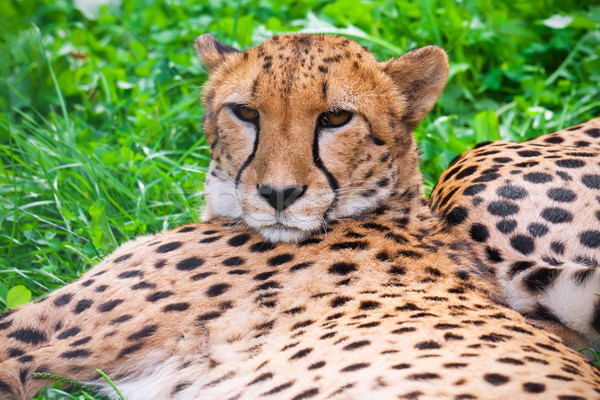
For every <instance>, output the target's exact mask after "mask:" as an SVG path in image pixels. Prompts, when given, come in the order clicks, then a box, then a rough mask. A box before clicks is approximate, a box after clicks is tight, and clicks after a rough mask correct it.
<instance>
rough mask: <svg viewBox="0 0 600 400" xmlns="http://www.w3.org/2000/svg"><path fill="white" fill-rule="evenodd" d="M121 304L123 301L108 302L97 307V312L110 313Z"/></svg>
mask: <svg viewBox="0 0 600 400" xmlns="http://www.w3.org/2000/svg"><path fill="white" fill-rule="evenodd" d="M122 302H123V300H121V299H117V300H109V301H107V302H106V303H102V304H100V305H99V306H98V311H100V312H108V311H111V310H112V309H113V308H115V307H116V306H118V305H119V304H121V303H122Z"/></svg>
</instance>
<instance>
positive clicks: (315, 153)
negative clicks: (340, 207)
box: [312, 124, 340, 217]
mask: <svg viewBox="0 0 600 400" xmlns="http://www.w3.org/2000/svg"><path fill="white" fill-rule="evenodd" d="M320 135H321V127H320V126H319V125H318V124H315V134H314V135H313V146H312V153H313V163H314V164H315V166H316V167H317V168H318V169H320V170H321V172H323V174H325V177H326V178H327V183H329V187H330V188H331V190H333V200H332V201H331V204H329V207H328V208H327V211H325V217H326V216H327V214H328V213H329V212H330V211H332V210H333V208H334V207H335V205H336V203H337V200H338V194H337V190H338V189H339V187H340V185H339V184H338V181H337V179H335V177H334V176H333V174H332V173H331V172H329V170H328V169H327V168H326V167H325V165H323V161H322V160H321V156H320V155H319V136H320Z"/></svg>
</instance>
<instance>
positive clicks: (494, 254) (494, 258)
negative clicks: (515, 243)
mask: <svg viewBox="0 0 600 400" xmlns="http://www.w3.org/2000/svg"><path fill="white" fill-rule="evenodd" d="M485 254H486V256H487V259H488V260H489V261H491V262H495V263H498V262H502V261H504V258H502V256H501V255H500V252H499V251H498V250H496V249H494V248H492V247H486V248H485Z"/></svg>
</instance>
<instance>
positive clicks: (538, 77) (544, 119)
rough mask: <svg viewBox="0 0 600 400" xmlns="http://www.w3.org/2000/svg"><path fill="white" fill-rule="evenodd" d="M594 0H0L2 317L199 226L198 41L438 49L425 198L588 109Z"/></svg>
mask: <svg viewBox="0 0 600 400" xmlns="http://www.w3.org/2000/svg"><path fill="white" fill-rule="evenodd" d="M594 3H597V1H595V0H594V1H586V0H581V1H577V2H574V1H570V0H541V1H539V2H532V1H530V0H526V1H523V0H513V1H506V0H504V1H502V0H462V1H451V0H422V1H409V0H373V1H367V0H363V1H357V0H352V1H351V0H335V1H331V0H328V1H325V0H282V1H274V0H204V1H201V2H197V1H191V0H172V1H154V0H138V1H125V2H123V3H121V2H120V1H119V0H108V1H102V0H77V1H76V0H3V1H1V2H0V53H1V54H2V57H0V160H1V163H0V310H4V309H9V308H13V307H15V306H17V305H19V304H22V303H24V302H27V301H29V300H30V299H31V298H32V297H33V298H37V297H39V296H42V295H44V294H45V293H47V292H49V291H51V290H53V289H55V288H57V287H59V286H62V285H64V284H65V283H67V282H69V281H72V280H74V279H76V278H77V277H78V276H79V275H81V273H82V272H83V271H85V270H87V269H89V268H90V267H91V266H92V265H94V264H95V263H97V262H98V261H99V260H100V259H102V258H103V257H104V256H105V255H106V254H107V253H109V252H111V251H112V250H113V249H114V248H115V247H116V246H117V245H118V244H119V243H122V242H124V241H126V240H128V239H129V238H131V237H133V236H136V235H140V234H146V233H151V232H156V231H160V230H164V229H169V228H171V227H174V226H176V225H179V224H183V223H186V222H190V221H193V220H196V219H197V217H198V212H199V209H200V207H201V205H202V190H203V186H202V181H203V178H204V174H205V172H206V166H207V164H208V161H209V153H208V149H207V144H206V142H205V140H204V138H203V135H202V128H201V119H202V115H203V109H202V107H201V105H200V104H199V102H198V97H199V94H200V89H201V86H202V84H203V82H204V81H205V79H206V74H205V72H204V70H203V68H202V66H201V65H200V63H199V62H198V61H197V59H196V58H195V56H194V54H193V48H192V41H193V38H194V37H195V36H197V35H199V34H202V33H204V32H211V33H213V34H214V35H215V36H217V37H218V38H219V39H220V40H222V41H223V42H225V43H228V44H230V45H234V46H237V47H240V48H247V47H249V46H252V45H254V44H257V43H260V42H261V41H263V40H265V39H267V38H268V37H270V36H271V35H273V34H275V33H280V32H289V31H294V32H296V31H310V32H321V33H334V34H345V35H347V36H348V37H350V38H353V39H355V40H358V41H359V42H360V43H362V44H364V45H366V46H367V47H369V48H370V49H371V50H372V51H373V52H374V53H375V54H376V56H377V57H379V58H380V59H382V60H384V59H387V58H389V57H394V56H398V55H400V54H402V53H404V52H405V51H407V50H410V49H413V48H416V47H420V46H424V45H429V44H437V45H439V46H442V47H444V48H445V49H446V50H447V51H448V53H449V57H450V79H449V83H448V85H447V87H446V90H445V91H444V94H443V95H442V98H441V99H440V101H439V102H438V104H437V105H436V106H435V108H434V110H433V111H432V112H431V113H430V115H429V116H428V117H427V119H426V120H425V122H424V123H423V124H422V125H421V126H420V127H419V128H418V129H417V130H416V132H415V134H416V136H417V139H418V141H419V145H420V148H421V150H422V152H423V157H422V159H423V162H422V170H423V173H424V175H425V179H426V182H427V184H428V186H429V187H431V186H432V185H433V183H434V182H435V181H436V179H437V177H438V176H439V175H440V173H441V172H442V171H443V169H444V168H445V166H446V165H447V164H448V163H449V162H450V160H452V159H453V158H454V157H455V156H456V155H457V154H460V153H461V152H462V151H464V150H466V149H467V148H470V147H472V146H474V145H475V144H476V143H478V142H481V141H486V140H496V139H500V138H502V139H506V140H517V141H520V140H524V139H528V138H531V137H534V136H537V135H540V134H542V133H544V132H547V131H551V130H557V129H561V128H563V127H567V126H570V125H573V124H576V123H579V122H581V121H585V120H587V119H591V118H593V117H596V116H599V115H600V6H598V5H594ZM94 4H96V5H98V6H94ZM82 393H83V394H82ZM53 396H54V397H53ZM56 396H58V397H56ZM60 396H64V395H63V394H62V393H61V392H60V391H53V390H50V391H49V392H48V393H47V394H45V395H43V396H42V397H40V398H44V399H50V398H61V397H60ZM69 396H72V398H86V397H85V396H86V395H85V392H75V394H72V395H69ZM81 396H83V397H81Z"/></svg>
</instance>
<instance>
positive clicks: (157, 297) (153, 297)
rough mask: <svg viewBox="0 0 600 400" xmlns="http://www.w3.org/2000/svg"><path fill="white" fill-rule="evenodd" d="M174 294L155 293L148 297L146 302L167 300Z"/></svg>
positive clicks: (167, 292) (166, 292)
mask: <svg viewBox="0 0 600 400" xmlns="http://www.w3.org/2000/svg"><path fill="white" fill-rule="evenodd" d="M173 294H174V293H173V292H171V291H169V290H166V291H162V292H154V293H152V294H150V295H148V296H146V301H149V302H152V303H154V302H156V301H158V300H161V299H166V298H167V297H169V296H172V295H173Z"/></svg>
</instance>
